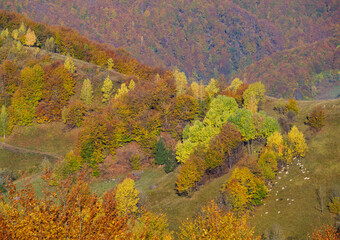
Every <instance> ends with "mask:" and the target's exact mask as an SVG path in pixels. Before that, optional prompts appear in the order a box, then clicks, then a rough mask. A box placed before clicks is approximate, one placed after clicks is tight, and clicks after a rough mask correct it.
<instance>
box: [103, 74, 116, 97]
mask: <svg viewBox="0 0 340 240" xmlns="http://www.w3.org/2000/svg"><path fill="white" fill-rule="evenodd" d="M112 87H113V84H112V81H111V79H110V77H109V76H107V77H106V78H105V80H104V83H103V87H102V89H101V90H102V93H103V100H102V101H103V103H107V102H109V101H110V98H111V94H112Z"/></svg>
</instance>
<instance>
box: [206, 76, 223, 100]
mask: <svg viewBox="0 0 340 240" xmlns="http://www.w3.org/2000/svg"><path fill="white" fill-rule="evenodd" d="M219 91H220V88H219V87H218V83H217V81H216V80H215V79H213V78H212V79H210V81H209V84H208V86H207V87H206V88H205V94H206V96H207V98H208V99H212V98H213V97H215V96H216V94H217V93H218V92H219Z"/></svg>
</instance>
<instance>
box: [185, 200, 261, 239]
mask: <svg viewBox="0 0 340 240" xmlns="http://www.w3.org/2000/svg"><path fill="white" fill-rule="evenodd" d="M246 220H247V219H246V217H245V216H242V217H237V216H236V215H234V214H233V213H231V212H223V211H222V210H221V209H219V208H218V206H217V205H216V203H214V202H213V201H211V203H210V204H208V205H207V206H205V207H203V209H202V212H201V214H200V215H199V216H198V217H197V218H195V219H194V220H190V219H188V220H186V221H185V222H183V223H182V226H181V228H180V229H181V232H180V234H179V239H183V240H184V239H185V240H191V239H192V240H196V239H207V240H208V239H225V240H234V239H243V240H251V239H254V240H256V239H260V237H257V236H254V231H253V229H252V228H250V227H249V226H248V225H247V223H246Z"/></svg>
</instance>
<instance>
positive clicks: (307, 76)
mask: <svg viewBox="0 0 340 240" xmlns="http://www.w3.org/2000/svg"><path fill="white" fill-rule="evenodd" d="M339 43H340V38H339V36H338V37H336V38H329V39H325V40H320V41H318V42H316V43H313V44H309V45H305V46H302V47H296V48H293V49H290V50H285V51H281V52H278V53H274V54H273V55H271V56H269V57H265V58H263V59H262V60H260V61H258V62H256V63H253V64H251V65H249V66H247V67H246V68H245V69H244V70H243V71H242V73H241V74H240V75H239V77H240V78H241V79H246V80H247V81H248V82H250V83H251V82H257V81H262V82H263V83H264V84H265V85H266V87H267V90H268V92H267V93H268V95H270V96H276V97H284V98H291V97H293V98H295V99H311V98H319V99H329V98H337V97H339V94H340V87H339V86H340V75H339V68H340V58H339V56H340V48H339V47H338V46H339Z"/></svg>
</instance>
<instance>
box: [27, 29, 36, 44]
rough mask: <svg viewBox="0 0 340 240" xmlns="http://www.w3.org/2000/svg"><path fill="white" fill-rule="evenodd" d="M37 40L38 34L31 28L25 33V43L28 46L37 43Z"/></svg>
mask: <svg viewBox="0 0 340 240" xmlns="http://www.w3.org/2000/svg"><path fill="white" fill-rule="evenodd" d="M36 41H37V36H36V35H35V33H34V31H32V30H31V29H30V28H29V29H28V30H27V33H26V35H25V43H26V45H27V46H29V47H31V46H33V45H34V44H35V42H36Z"/></svg>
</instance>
